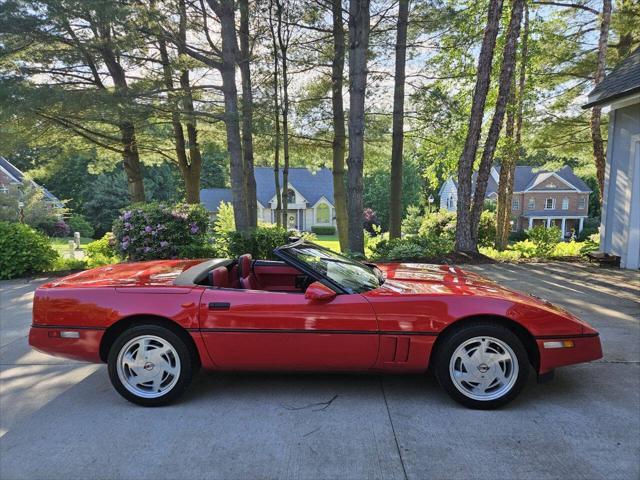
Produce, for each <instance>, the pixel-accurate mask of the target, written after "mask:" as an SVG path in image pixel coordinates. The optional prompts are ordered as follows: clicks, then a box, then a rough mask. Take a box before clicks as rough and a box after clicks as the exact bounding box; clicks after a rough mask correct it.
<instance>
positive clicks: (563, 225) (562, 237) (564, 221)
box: [560, 217, 567, 240]
mask: <svg viewBox="0 0 640 480" xmlns="http://www.w3.org/2000/svg"><path fill="white" fill-rule="evenodd" d="M566 221H567V219H566V218H565V217H562V232H561V233H560V240H564V233H565V223H566Z"/></svg>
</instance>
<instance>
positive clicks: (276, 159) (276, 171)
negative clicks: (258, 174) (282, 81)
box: [269, 0, 282, 227]
mask: <svg viewBox="0 0 640 480" xmlns="http://www.w3.org/2000/svg"><path fill="white" fill-rule="evenodd" d="M269 29H270V30H271V48H272V52H273V114H274V115H273V116H274V121H275V132H274V136H275V138H274V152H273V176H274V183H275V190H276V225H277V226H278V227H281V226H282V188H281V187H280V101H279V100H280V85H279V83H278V70H279V68H280V62H279V60H278V44H277V36H276V29H275V26H274V25H273V0H269Z"/></svg>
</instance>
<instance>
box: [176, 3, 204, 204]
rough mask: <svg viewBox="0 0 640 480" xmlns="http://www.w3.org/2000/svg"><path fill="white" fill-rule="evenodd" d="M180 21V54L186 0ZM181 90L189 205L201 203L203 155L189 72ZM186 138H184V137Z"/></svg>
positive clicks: (184, 72) (183, 43) (183, 46)
mask: <svg viewBox="0 0 640 480" xmlns="http://www.w3.org/2000/svg"><path fill="white" fill-rule="evenodd" d="M179 8H180V21H179V31H178V38H179V40H178V54H180V55H184V54H185V53H186V45H187V7H186V3H185V0H180V3H179ZM180 88H181V89H182V111H183V112H184V119H185V123H186V125H187V140H188V141H189V143H188V148H189V162H188V164H187V168H186V171H185V174H184V183H185V200H186V202H187V203H193V204H199V203H200V171H201V169H202V154H201V153H200V145H198V129H197V124H196V117H195V115H194V110H195V109H194V107H193V93H192V90H191V82H190V81H189V70H187V69H183V70H181V72H180ZM183 138H184V136H183Z"/></svg>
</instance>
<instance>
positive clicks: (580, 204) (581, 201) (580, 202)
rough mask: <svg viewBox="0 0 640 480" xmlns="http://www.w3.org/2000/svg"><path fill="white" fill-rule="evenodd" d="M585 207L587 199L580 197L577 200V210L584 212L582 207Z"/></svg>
mask: <svg viewBox="0 0 640 480" xmlns="http://www.w3.org/2000/svg"><path fill="white" fill-rule="evenodd" d="M586 205H587V198H586V197H580V198H579V199H578V209H580V210H584V207H585V206H586Z"/></svg>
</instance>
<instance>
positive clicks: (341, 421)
mask: <svg viewBox="0 0 640 480" xmlns="http://www.w3.org/2000/svg"><path fill="white" fill-rule="evenodd" d="M470 269H473V270H475V271H478V272H480V273H484V274H487V275H488V276H490V277H491V278H494V279H496V280H498V281H500V282H502V283H504V284H505V285H508V286H509V287H512V288H517V289H520V290H523V291H527V292H532V293H535V294H537V295H540V296H542V297H545V298H547V299H549V300H551V301H554V302H557V303H559V304H561V305H563V306H564V307H566V308H568V309H569V310H571V311H573V312H574V313H576V314H578V315H580V316H582V317H583V318H584V319H586V320H587V321H589V322H590V323H591V324H592V325H593V326H595V327H596V328H598V329H599V330H600V332H601V335H602V341H603V345H604V351H605V358H604V359H603V360H601V361H598V362H595V363H591V364H587V365H580V366H574V367H567V368H564V369H561V370H558V371H557V374H556V379H555V380H554V381H553V382H551V383H548V384H543V385H537V384H536V383H535V379H534V378H533V377H532V378H531V379H530V382H529V385H528V386H527V388H526V389H525V391H524V392H523V393H522V394H521V396H520V397H519V398H518V399H516V400H515V401H514V402H513V403H511V404H510V405H509V406H508V407H506V408H504V409H502V410H499V411H491V412H483V411H472V410H466V409H464V408H463V407H460V406H458V405H457V404H455V403H453V402H452V401H451V400H449V398H448V397H447V396H446V394H445V393H444V392H443V391H442V390H441V389H440V388H439V387H438V385H437V384H436V382H435V380H434V379H433V378H430V377H428V376H423V375H414V376H378V375H298V374H296V375H264V374H260V375H257V374H253V375H241V374H233V375H231V374H212V373H201V374H199V376H198V377H197V378H196V380H195V382H194V384H193V385H192V387H191V388H190V390H189V391H188V393H187V394H186V395H185V396H184V397H183V399H182V400H181V401H180V403H178V404H176V405H173V406H170V407H163V408H157V409H144V408H141V407H136V406H134V405H132V404H129V403H127V402H126V401H125V400H123V399H122V398H121V397H120V396H119V395H118V394H117V393H115V391H114V390H113V389H112V387H111V385H110V383H109V380H108V378H107V372H106V368H105V367H104V366H103V365H88V364H82V363H77V362H72V361H66V360H61V359H56V358H53V357H48V356H45V355H41V354H39V353H36V352H32V351H30V350H29V347H28V345H27V342H26V335H27V331H28V326H29V323H30V320H31V319H30V309H31V298H32V294H33V290H34V289H35V288H36V287H37V285H39V284H40V283H42V281H43V280H31V281H25V280H18V281H9V282H0V289H1V295H0V364H1V365H0V478H2V480H10V479H14V478H31V479H72V478H86V479H90V478H132V479H133V478H135V479H182V478H185V479H198V478H212V479H214V478H215V479H217V478H219V479H235V478H238V479H244V478H302V479H306V478H310V479H316V478H317V479H326V478H342V479H351V478H354V479H355V478H372V479H373V478H385V479H387V478H388V479H396V478H397V479H403V478H409V479H425V478H436V479H439V478H460V479H471V478H473V479H475V478H488V479H489V478H490V479H493V478H510V479H511V478H514V479H515V478H531V479H546V478H564V479H572V478H584V479H594V478H607V479H638V478H640V303H639V296H640V293H639V292H640V281H639V278H638V273H637V272H635V273H632V272H625V271H620V270H609V269H600V270H599V269H596V268H591V267H585V266H581V265H569V264H562V263H552V264H539V265H528V266H521V265H519V266H515V265H486V266H477V267H470Z"/></svg>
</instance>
